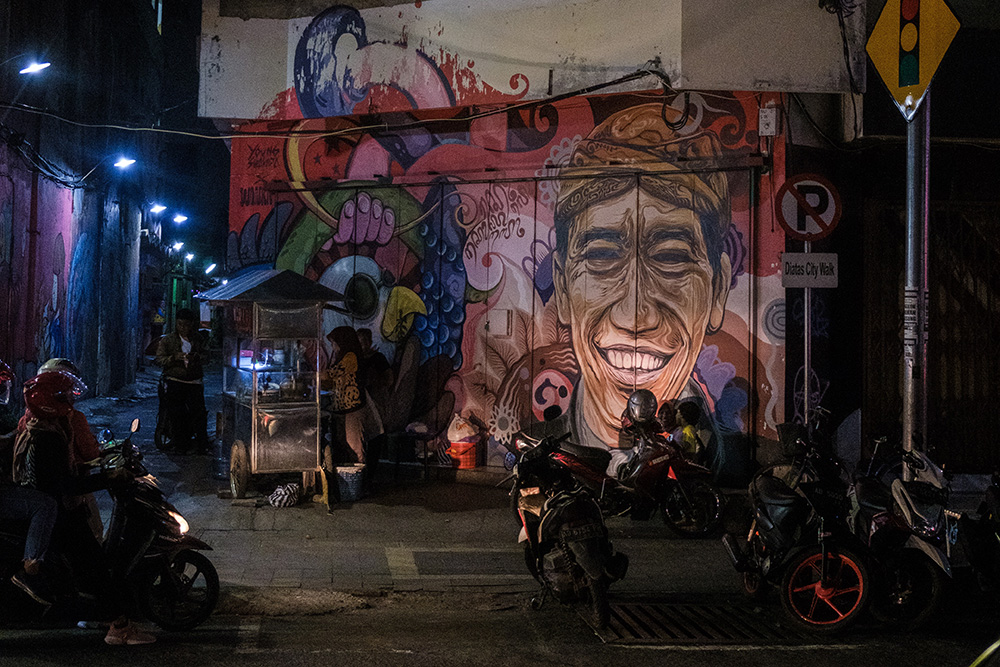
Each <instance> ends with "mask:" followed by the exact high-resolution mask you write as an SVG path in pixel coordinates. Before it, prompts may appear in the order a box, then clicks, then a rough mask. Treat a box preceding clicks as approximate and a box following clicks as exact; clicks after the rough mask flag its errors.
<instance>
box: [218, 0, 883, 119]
mask: <svg viewBox="0 0 1000 667" xmlns="http://www.w3.org/2000/svg"><path fill="white" fill-rule="evenodd" d="M243 9H244V10H245V13H243V16H250V17H251V18H237V17H234V16H221V15H220V9H219V2H218V0H208V1H206V2H204V3H203V18H202V49H201V73H202V77H201V90H200V98H199V113H200V114H201V115H202V116H207V117H213V118H229V119H248V118H274V119H292V118H303V117H306V118H309V117H328V116H338V115H345V114H351V113H371V112H388V111H398V110H406V109H414V108H419V109H428V108H436V107H452V106H466V105H473V104H497V103H509V102H516V101H519V100H531V99H541V98H544V97H548V96H551V95H559V94H562V93H566V92H571V91H574V90H578V89H581V88H583V87H586V86H591V85H595V84H601V83H606V82H608V81H611V80H614V79H617V78H619V77H621V76H623V75H625V74H628V73H631V72H634V71H636V70H637V69H639V68H641V67H644V66H646V64H647V63H651V62H652V63H654V64H653V65H651V66H652V67H653V68H655V69H656V70H658V71H659V72H660V73H661V74H662V75H663V76H664V77H666V78H667V79H668V80H669V81H670V82H671V84H672V85H673V86H674V87H676V88H684V89H701V90H723V91H725V90H770V91H777V90H780V91H799V92H834V91H835V92H844V91H847V90H850V84H849V80H848V77H847V74H846V67H845V64H844V55H843V47H842V36H841V31H840V27H839V25H838V20H837V16H836V15H835V14H830V13H829V12H827V11H825V10H823V9H822V8H819V7H817V6H816V3H815V2H812V3H810V2H801V1H800V0H771V1H770V2H765V3H760V2H752V3H747V2H743V1H742V0H715V1H713V2H705V1H698V2H695V1H692V0H688V1H687V2H684V0H661V1H658V2H650V1H649V0H582V1H580V2H555V1H553V0H506V2H490V3H485V2H484V3H473V4H470V3H468V2H465V1H459V0H434V1H433V2H427V3H407V4H398V5H395V6H393V7H374V8H368V9H361V10H357V9H354V8H352V7H350V6H347V5H336V6H331V7H330V8H329V9H326V10H324V11H322V12H319V13H317V14H316V15H314V16H306V17H301V18H289V19H275V18H252V16H253V15H254V13H253V12H252V8H250V7H246V8H243ZM259 14H261V15H271V13H270V12H263V11H261V12H259ZM863 18H864V12H863V8H862V9H860V10H857V11H854V12H853V13H851V14H849V15H847V16H845V33H844V38H845V39H846V40H847V43H848V47H849V51H850V53H851V61H852V67H853V68H854V78H855V80H856V82H857V83H858V85H859V86H861V87H862V88H863V87H864V76H865V70H864V50H863V43H864V37H863ZM655 85H657V80H656V79H655V78H652V77H651V78H649V79H647V80H645V81H643V82H641V83H638V84H633V85H632V86H631V88H617V89H616V90H628V89H632V90H637V89H644V88H649V87H652V86H655Z"/></svg>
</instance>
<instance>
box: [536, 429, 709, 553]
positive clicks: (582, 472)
mask: <svg viewBox="0 0 1000 667" xmlns="http://www.w3.org/2000/svg"><path fill="white" fill-rule="evenodd" d="M633 428H634V429H635V435H636V446H635V449H634V452H633V455H632V458H631V459H629V461H628V462H626V463H624V464H622V465H621V466H619V469H618V471H617V475H610V474H608V472H607V470H608V464H609V463H610V461H611V454H610V453H609V452H608V451H607V450H603V449H597V448H595V447H584V446H581V445H575V444H572V443H568V442H567V443H563V444H562V445H561V446H560V448H559V451H558V452H556V453H555V454H554V455H553V460H554V461H555V462H556V463H558V464H559V465H562V466H564V467H566V469H568V470H569V471H570V472H571V473H573V475H574V476H575V477H576V478H577V480H578V481H579V482H580V483H581V484H583V486H585V487H586V488H588V489H589V490H590V491H591V492H592V493H593V494H594V496H595V497H596V498H597V501H598V503H599V504H600V505H601V508H602V509H603V510H604V511H605V512H606V513H607V514H610V515H613V516H629V517H631V518H632V519H634V520H637V521H643V520H647V519H649V518H650V517H652V516H653V515H654V514H655V513H656V512H657V511H659V512H660V514H661V516H662V518H663V522H664V523H665V524H667V526H668V527H669V528H670V529H671V530H673V532H674V533H676V534H677V535H679V536H681V537H704V536H707V535H711V534H712V533H713V532H715V531H716V530H718V528H719V525H720V524H721V521H722V504H723V500H722V492H721V491H719V489H718V488H717V487H716V486H715V485H714V484H713V483H712V471H711V470H709V469H708V468H706V467H705V466H702V465H699V464H698V463H696V462H694V461H692V460H690V459H688V458H686V457H685V456H684V455H683V454H682V453H681V451H680V450H679V449H678V448H677V447H676V446H675V445H673V444H672V443H671V442H669V441H668V440H667V438H666V437H665V436H664V435H663V434H661V433H658V432H656V430H655V428H648V427H645V426H644V425H636V426H635V427H633Z"/></svg>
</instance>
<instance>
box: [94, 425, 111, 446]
mask: <svg viewBox="0 0 1000 667" xmlns="http://www.w3.org/2000/svg"><path fill="white" fill-rule="evenodd" d="M114 439H115V434H114V433H112V432H111V429H110V428H106V429H104V430H103V431H101V434H100V435H98V436H97V440H98V441H99V442H100V443H101V444H102V445H106V444H107V443H109V442H111V441H112V440H114Z"/></svg>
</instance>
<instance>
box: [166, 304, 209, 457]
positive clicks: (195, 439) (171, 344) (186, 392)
mask: <svg viewBox="0 0 1000 667" xmlns="http://www.w3.org/2000/svg"><path fill="white" fill-rule="evenodd" d="M176 320H177V323H176V325H175V330H174V332H173V333H169V334H167V335H166V336H164V337H163V338H161V339H160V343H159V345H157V348H156V364H157V365H158V366H160V367H161V368H163V376H162V379H163V381H164V382H165V383H166V393H165V396H164V398H165V399H166V401H167V414H168V416H169V419H170V426H171V429H172V431H171V435H172V441H171V446H172V447H173V449H174V451H176V452H178V453H179V454H185V453H187V452H188V451H189V450H190V449H191V447H192V446H193V447H194V450H195V453H197V454H207V453H208V452H209V444H210V443H209V440H208V412H207V411H206V410H205V387H204V384H203V378H204V376H205V372H204V369H203V364H204V363H205V361H206V354H205V345H204V342H203V340H202V338H201V336H200V335H199V334H198V323H197V318H196V317H195V314H194V311H192V310H191V309H190V308H181V309H180V310H178V311H177V318H176Z"/></svg>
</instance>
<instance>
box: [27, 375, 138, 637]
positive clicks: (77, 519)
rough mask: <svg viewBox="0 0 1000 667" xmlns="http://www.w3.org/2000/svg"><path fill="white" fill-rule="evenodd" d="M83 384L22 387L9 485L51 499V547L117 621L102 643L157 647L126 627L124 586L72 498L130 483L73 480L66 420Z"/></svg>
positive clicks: (45, 381) (108, 478) (59, 380)
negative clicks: (22, 414)
mask: <svg viewBox="0 0 1000 667" xmlns="http://www.w3.org/2000/svg"><path fill="white" fill-rule="evenodd" d="M86 388H87V387H86V385H85V384H84V383H83V381H82V380H81V379H80V378H79V377H77V376H75V375H73V374H71V373H68V372H66V371H58V370H53V371H43V372H41V373H39V374H38V375H36V376H35V377H33V378H31V379H30V380H28V381H27V382H25V383H24V403H25V405H26V406H27V409H28V411H30V413H31V415H32V417H31V418H30V419H28V420H27V422H26V423H25V425H24V429H23V430H22V431H20V432H19V433H18V435H17V440H16V442H15V445H14V481H15V482H16V483H18V484H20V485H21V486H25V487H29V488H32V489H36V490H38V491H41V492H43V493H46V494H48V495H50V496H51V497H52V498H54V499H55V500H56V502H57V503H58V505H59V514H58V517H57V519H56V528H55V532H54V533H53V542H54V544H55V545H56V546H57V547H58V548H59V551H60V553H63V554H65V555H66V556H67V557H69V558H70V559H71V560H72V561H73V565H74V570H75V571H77V572H81V573H84V574H85V575H87V576H86V580H89V581H92V582H94V584H95V589H94V590H95V592H97V593H98V594H99V595H100V598H101V601H102V602H103V603H104V605H105V611H106V612H107V613H109V614H110V615H112V616H117V619H116V620H115V621H114V622H113V623H112V625H111V627H110V628H109V629H108V634H107V636H105V638H104V640H105V642H107V643H108V644H149V643H152V642H154V641H156V638H155V637H153V636H152V635H149V634H147V633H144V632H142V631H140V630H139V629H138V628H136V627H135V625H133V624H132V623H130V622H129V620H128V617H127V616H126V615H125V610H126V609H127V608H128V606H129V604H130V596H129V594H128V589H127V588H126V586H125V583H124V582H123V581H120V580H118V579H116V578H115V577H113V576H112V574H111V569H110V567H109V564H108V563H107V560H106V558H105V554H104V550H103V549H102V547H101V544H100V542H98V540H97V539H96V538H95V536H94V534H93V532H92V531H91V529H90V526H89V525H88V523H87V516H86V513H85V511H84V510H85V509H86V508H85V507H84V506H81V505H80V504H79V503H77V502H75V497H78V496H81V495H83V494H86V493H91V492H93V491H97V490H99V489H106V488H108V487H109V486H111V485H113V484H115V483H118V482H121V481H127V480H131V478H132V476H131V473H129V472H128V471H127V470H124V469H118V470H112V471H110V472H107V473H105V472H98V473H93V474H89V475H80V474H77V473H78V471H77V470H75V469H74V467H73V457H72V452H71V440H72V436H71V428H70V426H69V421H68V419H67V417H69V415H70V414H72V411H73V403H74V402H75V401H76V399H77V398H79V397H80V396H81V395H83V393H84V392H85V391H86Z"/></svg>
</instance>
